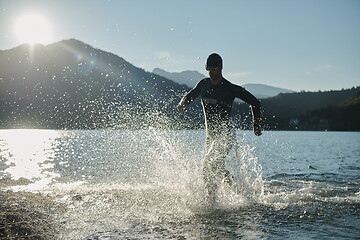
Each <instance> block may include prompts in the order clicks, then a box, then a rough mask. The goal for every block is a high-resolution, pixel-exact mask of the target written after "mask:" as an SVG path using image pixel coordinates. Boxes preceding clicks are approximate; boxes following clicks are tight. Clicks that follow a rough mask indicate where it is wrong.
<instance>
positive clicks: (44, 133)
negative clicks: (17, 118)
mask: <svg viewBox="0 0 360 240" xmlns="http://www.w3.org/2000/svg"><path fill="white" fill-rule="evenodd" d="M59 136H60V132H58V131H53V130H31V129H19V130H11V131H7V130H1V131H0V139H1V140H2V144H1V145H0V146H1V147H2V152H1V154H0V159H3V161H4V162H3V163H4V164H5V165H6V166H7V167H6V169H5V170H4V173H5V174H6V175H8V176H9V177H11V179H14V180H18V179H20V178H23V179H29V180H31V181H35V182H34V183H36V184H37V185H42V186H45V185H47V184H49V183H51V181H53V179H54V178H56V177H58V174H57V173H55V172H54V170H53V165H54V163H53V160H54V158H55V152H54V148H56V141H55V140H56V139H57V138H58V137H59Z"/></svg>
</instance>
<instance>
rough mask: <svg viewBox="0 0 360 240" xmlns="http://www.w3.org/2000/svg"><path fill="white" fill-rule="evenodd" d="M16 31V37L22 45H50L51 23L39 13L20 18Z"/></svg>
mask: <svg viewBox="0 0 360 240" xmlns="http://www.w3.org/2000/svg"><path fill="white" fill-rule="evenodd" d="M14 30H15V34H16V37H17V38H18V40H19V41H21V42H22V43H42V44H48V43H50V41H51V38H52V36H51V26H50V23H49V21H48V20H47V19H46V18H45V17H43V16H42V15H39V14H37V13H28V14H24V15H22V16H20V17H19V18H18V20H17V21H16V23H15V29H14Z"/></svg>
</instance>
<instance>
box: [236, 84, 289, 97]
mask: <svg viewBox="0 0 360 240" xmlns="http://www.w3.org/2000/svg"><path fill="white" fill-rule="evenodd" d="M243 87H244V88H246V90H248V91H249V92H251V93H253V94H254V96H256V97H257V98H259V99H264V98H270V97H275V96H277V95H279V94H280V93H294V92H295V91H292V90H289V89H285V88H278V87H272V86H268V85H265V84H253V83H248V84H244V85H243Z"/></svg>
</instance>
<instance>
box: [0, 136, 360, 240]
mask: <svg viewBox="0 0 360 240" xmlns="http://www.w3.org/2000/svg"><path fill="white" fill-rule="evenodd" d="M203 156H204V132H203V131H201V130H196V131H195V130H191V131H159V130H146V131H140V130H139V131H120V130H92V131H91V130H89V131H73V130H71V131H69V130H68V131H57V130H0V177H1V179H2V180H3V182H4V180H6V181H5V182H7V183H8V185H5V186H3V187H2V188H3V189H2V190H7V189H10V190H13V191H27V192H38V193H41V194H43V195H46V196H48V197H51V198H52V199H53V200H54V201H55V202H56V203H59V204H60V205H61V206H62V209H61V210H60V209H59V211H57V210H56V207H54V208H53V209H52V211H51V213H50V214H51V215H52V217H53V218H54V221H55V222H56V223H57V225H58V226H59V230H58V233H57V235H58V238H59V239H276V240H280V239H360V133H359V132H280V131H279V132H271V131H269V132H264V134H263V135H262V136H261V137H256V136H254V135H253V134H252V133H251V132H249V131H238V132H237V144H236V146H235V147H234V149H233V150H232V151H231V153H230V155H229V157H228V159H227V162H226V165H227V169H228V170H229V171H230V172H231V173H232V174H233V176H234V182H235V184H233V185H231V186H230V185H228V184H227V183H222V185H221V187H220V189H219V191H218V193H217V201H216V203H215V204H214V205H209V204H206V202H205V201H204V195H205V192H204V188H203V179H202V159H203Z"/></svg>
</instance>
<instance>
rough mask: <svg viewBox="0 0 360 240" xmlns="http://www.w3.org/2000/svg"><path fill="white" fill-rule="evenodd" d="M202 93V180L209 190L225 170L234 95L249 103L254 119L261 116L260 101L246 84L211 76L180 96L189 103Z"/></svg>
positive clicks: (223, 174) (211, 189) (230, 142)
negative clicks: (204, 151)
mask: <svg viewBox="0 0 360 240" xmlns="http://www.w3.org/2000/svg"><path fill="white" fill-rule="evenodd" d="M198 96H201V101H202V106H203V110H204V114H205V126H206V152H207V153H206V156H205V161H204V180H205V184H206V186H207V188H208V189H209V191H212V192H213V191H214V190H216V187H217V182H218V181H217V180H216V178H219V177H220V178H223V177H224V176H225V175H226V174H225V173H226V170H225V158H226V156H227V155H228V153H229V151H230V150H231V148H232V146H233V144H234V140H235V133H234V131H233V129H232V127H231V123H230V115H231V109H232V104H233V102H234V99H235V98H239V99H241V100H243V101H244V102H246V103H248V104H250V105H251V108H252V114H253V117H254V118H255V119H258V118H260V101H259V100H258V99H257V98H256V97H254V96H253V95H252V94H251V93H249V92H248V91H246V90H245V88H243V87H240V86H238V85H235V84H232V83H231V82H229V81H228V80H226V79H223V80H222V81H221V82H220V83H219V84H217V85H214V84H212V82H211V79H210V78H205V79H203V80H201V81H200V82H199V83H198V84H197V85H196V86H195V87H194V88H193V89H192V90H190V91H189V92H188V93H187V94H186V95H185V96H184V97H183V99H182V100H181V104H185V105H187V104H189V103H191V102H192V101H193V100H194V99H195V98H197V97H198Z"/></svg>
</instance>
